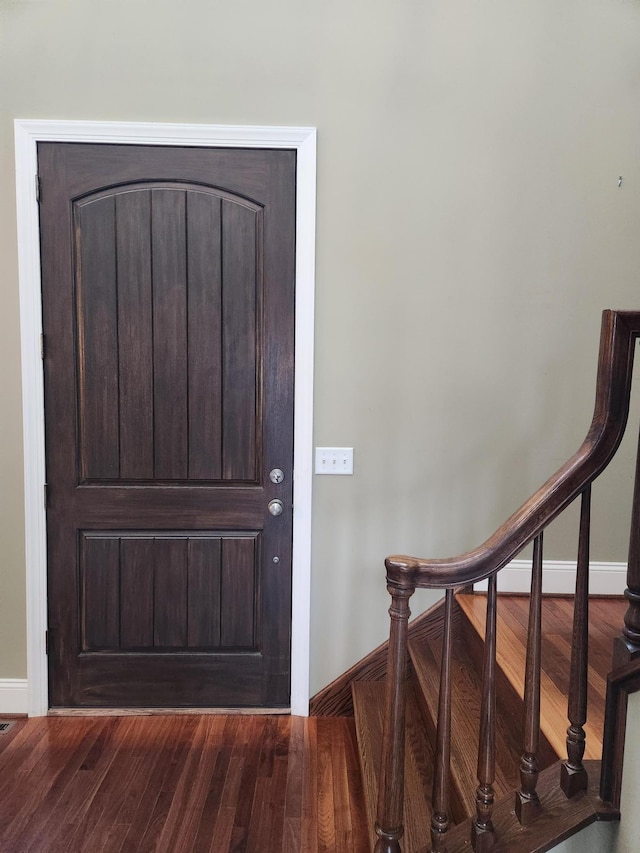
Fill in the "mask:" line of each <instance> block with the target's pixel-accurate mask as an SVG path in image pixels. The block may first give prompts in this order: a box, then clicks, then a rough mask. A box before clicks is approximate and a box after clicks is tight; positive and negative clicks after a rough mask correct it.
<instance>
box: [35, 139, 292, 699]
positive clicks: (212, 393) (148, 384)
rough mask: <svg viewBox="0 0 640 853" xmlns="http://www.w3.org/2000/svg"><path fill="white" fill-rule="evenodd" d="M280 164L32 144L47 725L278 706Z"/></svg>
mask: <svg viewBox="0 0 640 853" xmlns="http://www.w3.org/2000/svg"><path fill="white" fill-rule="evenodd" d="M295 157H296V155H295V152H293V151H262V150H232V149H215V148H210V149H207V148H168V147H156V146H149V147H139V146H128V145H89V144H73V143H63V144H62V143H46V144H40V145H39V148H38V161H39V173H40V176H41V202H40V231H41V262H42V304H43V327H44V335H45V337H44V340H45V361H44V365H45V367H44V369H45V421H46V449H47V479H48V510H47V536H48V584H49V588H48V596H49V682H50V688H49V689H50V704H51V705H52V706H54V707H56V706H57V707H60V706H76V707H87V708H92V707H147V706H148V707H187V706H196V707H208V706H212V707H214V706H216V707H220V706H264V707H286V706H288V704H289V689H290V666H289V661H290V625H291V538H292V506H291V502H292V474H293V472H292V461H293V329H294V253H295V243H294V240H295ZM273 469H281V471H282V472H283V475H284V479H282V481H281V482H278V481H279V480H280V479H281V478H280V477H279V475H278V474H274V475H273V480H275V481H276V482H272V478H270V472H272V471H273ZM274 500H280V501H282V504H283V512H282V513H281V514H280V515H277V516H274V515H272V514H271V513H270V512H269V509H268V505H269V502H270V501H274Z"/></svg>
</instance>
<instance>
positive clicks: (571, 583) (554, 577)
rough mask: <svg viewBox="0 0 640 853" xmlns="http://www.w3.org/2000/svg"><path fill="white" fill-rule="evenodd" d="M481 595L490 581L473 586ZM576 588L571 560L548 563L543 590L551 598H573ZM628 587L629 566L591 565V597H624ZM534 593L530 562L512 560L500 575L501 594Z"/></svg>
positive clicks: (545, 564)
mask: <svg viewBox="0 0 640 853" xmlns="http://www.w3.org/2000/svg"><path fill="white" fill-rule="evenodd" d="M474 588H475V589H476V590H478V591H479V592H482V591H486V589H487V581H486V580H485V581H481V582H480V583H477V584H474ZM575 588H576V564H575V562H573V561H572V560H545V561H544V566H543V569H542V591H543V592H546V593H548V594H550V595H562V594H563V593H568V594H570V595H573V593H574V592H575ZM626 588H627V564H626V563H596V562H592V563H591V564H590V566H589V593H590V594H591V595H622V594H623V593H624V591H625V589H626ZM530 590H531V561H530V560H512V561H511V562H510V563H508V564H507V565H506V566H505V567H504V569H502V571H501V572H500V573H499V574H498V592H499V593H500V592H521V593H527V594H528V593H529V592H530Z"/></svg>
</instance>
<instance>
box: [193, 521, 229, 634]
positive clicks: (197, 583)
mask: <svg viewBox="0 0 640 853" xmlns="http://www.w3.org/2000/svg"><path fill="white" fill-rule="evenodd" d="M220 552H221V548H220V539H210V538H206V539H204V538H192V539H189V603H188V623H189V624H188V637H187V640H188V645H189V646H190V647H191V648H198V647H206V646H210V647H215V646H219V645H220Z"/></svg>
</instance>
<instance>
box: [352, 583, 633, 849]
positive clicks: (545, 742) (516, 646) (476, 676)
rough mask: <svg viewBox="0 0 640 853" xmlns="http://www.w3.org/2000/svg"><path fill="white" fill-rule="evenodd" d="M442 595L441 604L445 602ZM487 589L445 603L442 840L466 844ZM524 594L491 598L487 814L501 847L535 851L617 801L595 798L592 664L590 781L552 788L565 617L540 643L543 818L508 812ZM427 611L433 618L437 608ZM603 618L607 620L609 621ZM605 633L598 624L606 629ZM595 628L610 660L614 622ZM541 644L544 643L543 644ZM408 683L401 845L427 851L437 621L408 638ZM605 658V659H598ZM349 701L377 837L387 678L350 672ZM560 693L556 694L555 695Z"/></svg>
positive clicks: (562, 705)
mask: <svg viewBox="0 0 640 853" xmlns="http://www.w3.org/2000/svg"><path fill="white" fill-rule="evenodd" d="M443 606H444V605H441V607H443ZM485 608H486V597H485V596H482V595H469V594H467V595H464V594H459V595H457V596H456V597H455V601H454V605H453V626H454V627H453V643H452V655H451V683H452V691H451V717H452V721H453V725H452V737H451V775H450V786H451V791H450V796H451V814H450V818H451V822H452V824H454V825H455V828H454V827H452V828H451V829H450V831H449V833H448V838H447V850H448V851H450V853H456V851H458V850H465V851H469V850H470V849H471V842H470V839H471V826H472V822H473V818H474V817H475V813H476V787H477V784H478V783H477V778H476V774H477V767H476V764H477V757H478V748H479V742H478V733H479V723H480V710H481V704H482V662H483V646H484V613H485ZM527 608H528V602H527V600H525V599H522V598H512V597H505V598H499V599H498V617H497V623H498V624H497V636H498V643H497V662H498V668H497V672H496V683H497V701H496V773H495V782H494V794H495V801H496V804H495V806H494V811H493V820H494V824H495V825H496V829H497V832H498V835H499V837H500V848H499V849H500V850H501V851H503V850H504V851H511V850H512V851H514V853H515V851H517V853H524V851H542V850H548V849H550V848H551V847H552V846H553V845H554V844H557V843H558V842H559V841H561V840H563V839H564V838H567V837H568V836H569V835H571V834H573V833H575V832H577V831H578V830H579V829H582V828H583V827H584V826H586V825H587V824H589V823H591V822H592V821H594V820H610V819H612V818H615V817H617V812H616V810H615V809H613V808H611V807H609V806H606V805H605V804H603V803H602V802H601V801H600V800H599V799H598V796H597V792H598V783H599V777H600V762H599V760H596V758H597V759H599V757H600V755H601V751H602V724H603V712H604V692H603V683H604V681H603V678H602V675H601V674H600V673H599V672H597V671H596V670H595V669H593V670H592V673H591V678H592V681H593V685H592V688H591V693H592V695H591V696H590V700H591V701H590V703H589V718H590V720H591V721H592V722H591V724H590V725H588V726H585V727H586V728H588V733H587V748H586V751H585V759H586V760H585V766H586V767H587V772H588V774H589V778H590V786H589V789H588V790H587V792H586V794H585V795H583V796H581V797H580V799H579V802H576V800H574V799H572V800H568V799H567V798H566V797H565V796H564V795H563V794H562V793H561V794H560V796H559V797H558V795H557V788H558V778H559V774H560V770H559V762H560V759H563V758H564V757H565V756H566V746H565V736H566V735H565V733H566V728H567V702H566V698H564V697H563V694H562V691H561V690H560V689H559V687H558V683H560V684H562V682H563V680H566V679H567V677H568V668H569V667H568V664H569V660H568V659H567V657H566V655H564V654H563V653H562V645H563V644H564V645H566V642H567V637H566V634H567V633H569V639H570V630H568V628H567V626H570V621H566V622H565V625H564V626H556V628H555V629H554V630H555V631H557V633H555V634H554V635H553V636H554V640H555V643H556V644H557V645H559V646H560V647H561V651H560V653H558V652H557V649H556V650H555V653H554V649H553V647H552V646H553V644H552V643H548V644H547V645H546V654H545V658H547V661H548V663H547V665H548V667H549V668H553V669H554V670H557V671H554V672H553V673H552V674H553V676H554V677H552V676H551V675H549V674H548V673H547V672H545V671H544V670H543V676H542V682H543V684H542V702H541V705H542V708H541V737H540V743H539V749H538V765H539V770H540V771H541V772H540V776H539V780H538V794H539V796H540V798H541V800H542V804H543V807H544V811H543V813H544V815H545V816H546V819H544V820H538V821H535V822H534V823H532V824H531V825H530V826H528V827H522V826H521V825H520V823H519V821H518V820H517V819H516V816H515V812H514V795H515V791H516V790H517V789H518V788H519V787H520V778H519V773H518V766H519V762H520V755H521V753H522V744H523V737H524V731H523V721H524V719H525V712H524V702H523V700H524V678H523V674H524V670H525V660H526V628H525V625H523V624H521V622H519V620H521V621H522V615H523V613H524V612H525V611H526V610H527ZM601 608H602V610H603V615H606V618H607V620H608V623H609V625H617V624H619V623H620V622H621V621H622V618H623V615H624V610H625V602H624V599H612V600H609V601H607V602H606V603H603V604H602V605H601ZM556 609H557V610H558V612H559V613H560V614H561V615H562V616H564V614H565V613H567V612H568V610H569V604H568V603H567V601H566V600H565V601H564V602H560V603H559V604H558V606H557V608H556ZM430 618H431V619H432V620H434V621H435V622H438V623H441V614H440V613H438V612H435V613H432V614H431V615H430ZM607 627H608V626H607ZM605 634H606V631H605ZM605 634H603V632H602V631H600V632H599V635H600V636H598V637H596V636H594V637H593V639H592V643H591V646H592V652H594V654H595V655H596V656H597V658H598V662H599V664H600V666H598V668H599V669H601V668H602V667H603V666H604V668H605V669H606V668H607V667H608V662H609V658H610V656H611V647H612V644H613V636H614V634H615V629H614V628H608V634H607V635H606V639H604V636H605ZM543 646H544V644H543ZM408 649H409V659H410V667H409V684H408V690H407V717H406V734H405V802H404V835H403V838H402V850H403V851H404V853H426V851H429V850H430V823H431V813H432V807H431V801H432V794H433V768H434V766H435V760H436V731H437V718H438V684H439V682H440V660H441V656H442V637H441V636H438V635H437V633H436V632H435V631H425V630H422V631H420V632H416V636H415V637H414V638H411V637H410V639H409V642H408ZM605 657H606V659H607V663H603V660H604V659H605ZM352 694H353V708H354V715H355V722H356V732H357V737H358V744H359V751H360V766H361V771H362V777H363V782H364V786H363V787H364V792H365V798H366V808H367V817H368V825H369V828H370V843H371V849H373V847H374V845H375V843H376V840H377V838H376V834H375V831H374V826H375V821H376V810H377V795H378V779H379V778H380V769H381V762H380V759H381V745H382V737H383V722H384V720H383V710H384V704H385V702H384V699H385V684H384V682H382V681H355V682H354V683H353V684H352ZM559 697H560V698H559Z"/></svg>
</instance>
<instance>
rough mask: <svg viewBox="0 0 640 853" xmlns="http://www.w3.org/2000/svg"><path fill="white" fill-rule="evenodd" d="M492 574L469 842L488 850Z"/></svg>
mask: <svg viewBox="0 0 640 853" xmlns="http://www.w3.org/2000/svg"><path fill="white" fill-rule="evenodd" d="M496 605H497V597H496V576H495V575H492V576H491V577H490V578H489V591H488V593H487V621H486V627H485V637H484V663H483V668H482V705H481V710H480V743H479V746H478V783H479V784H478V787H477V789H476V819H475V821H474V822H473V825H472V827H471V843H472V845H473V849H474V850H475V851H476V853H484V851H485V850H490V849H491V848H492V847H493V845H494V843H495V833H494V830H493V823H492V821H491V815H492V812H493V801H494V791H493V782H494V780H495V766H496V758H495V751H496V750H495V745H496Z"/></svg>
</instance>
